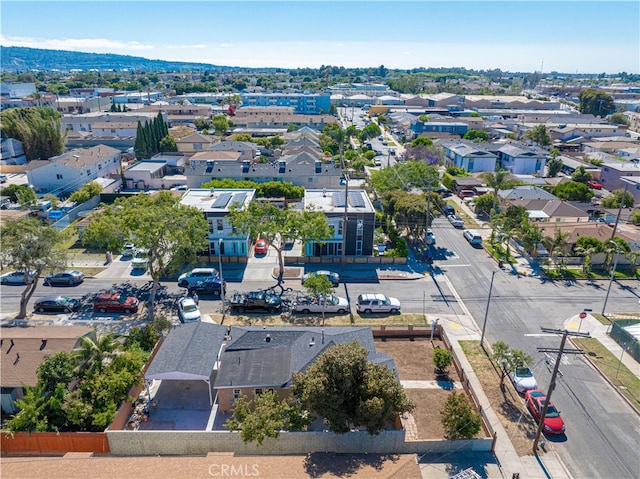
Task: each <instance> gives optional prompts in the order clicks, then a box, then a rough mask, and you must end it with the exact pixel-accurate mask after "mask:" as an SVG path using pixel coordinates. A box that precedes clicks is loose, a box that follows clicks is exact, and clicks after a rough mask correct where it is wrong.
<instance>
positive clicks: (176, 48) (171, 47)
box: [167, 43, 207, 50]
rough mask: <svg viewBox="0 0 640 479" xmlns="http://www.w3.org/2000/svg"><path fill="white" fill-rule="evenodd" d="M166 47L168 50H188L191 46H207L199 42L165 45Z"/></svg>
mask: <svg viewBox="0 0 640 479" xmlns="http://www.w3.org/2000/svg"><path fill="white" fill-rule="evenodd" d="M167 48H168V49H170V50H190V49H192V48H207V46H206V45H205V44H203V43H199V44H195V45H167Z"/></svg>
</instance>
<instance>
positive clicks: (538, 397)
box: [524, 389, 566, 434]
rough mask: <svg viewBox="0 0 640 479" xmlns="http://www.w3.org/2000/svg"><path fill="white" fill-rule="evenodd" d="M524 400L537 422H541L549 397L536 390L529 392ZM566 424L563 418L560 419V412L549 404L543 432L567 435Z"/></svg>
mask: <svg viewBox="0 0 640 479" xmlns="http://www.w3.org/2000/svg"><path fill="white" fill-rule="evenodd" d="M524 400H525V402H526V403H527V407H528V408H529V411H531V414H533V417H534V418H535V420H536V421H538V422H539V421H540V417H541V416H542V409H543V408H544V403H545V401H546V400H547V395H546V394H545V393H543V392H542V391H540V390H539V389H534V390H532V391H527V392H526V393H525V394H524ZM565 429H566V428H565V424H564V421H563V420H562V418H561V417H560V412H559V411H558V410H557V409H556V407H555V406H554V405H553V403H552V402H549V406H548V407H547V414H545V416H544V427H543V429H542V430H543V432H545V433H547V434H564V433H565Z"/></svg>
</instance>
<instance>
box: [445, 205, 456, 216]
mask: <svg viewBox="0 0 640 479" xmlns="http://www.w3.org/2000/svg"><path fill="white" fill-rule="evenodd" d="M443 211H444V214H445V215H447V217H448V216H449V215H455V214H456V209H455V208H454V207H453V205H444V210H443Z"/></svg>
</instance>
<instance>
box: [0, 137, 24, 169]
mask: <svg viewBox="0 0 640 479" xmlns="http://www.w3.org/2000/svg"><path fill="white" fill-rule="evenodd" d="M0 147H1V151H2V153H1V154H0V164H2V165H24V164H25V163H26V162H27V157H26V156H25V154H24V147H23V145H22V142H21V141H20V140H16V139H15V138H3V139H2V142H1V143H0Z"/></svg>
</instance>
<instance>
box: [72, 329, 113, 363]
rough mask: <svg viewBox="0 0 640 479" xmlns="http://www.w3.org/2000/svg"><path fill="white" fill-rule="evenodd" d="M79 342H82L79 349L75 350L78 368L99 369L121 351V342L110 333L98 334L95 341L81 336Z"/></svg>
mask: <svg viewBox="0 0 640 479" xmlns="http://www.w3.org/2000/svg"><path fill="white" fill-rule="evenodd" d="M80 342H81V343H82V346H81V349H79V350H78V351H77V352H76V359H77V360H78V362H79V369H97V370H99V371H100V370H102V368H103V367H104V366H108V365H109V364H110V363H111V361H112V360H113V358H114V357H115V356H117V355H118V354H120V353H121V352H122V351H121V347H122V344H121V343H120V341H119V339H118V338H117V337H116V336H114V335H113V334H111V333H109V334H104V335H101V336H98V337H97V339H96V340H95V341H94V340H93V339H91V338H90V337H88V336H82V337H81V338H80Z"/></svg>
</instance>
